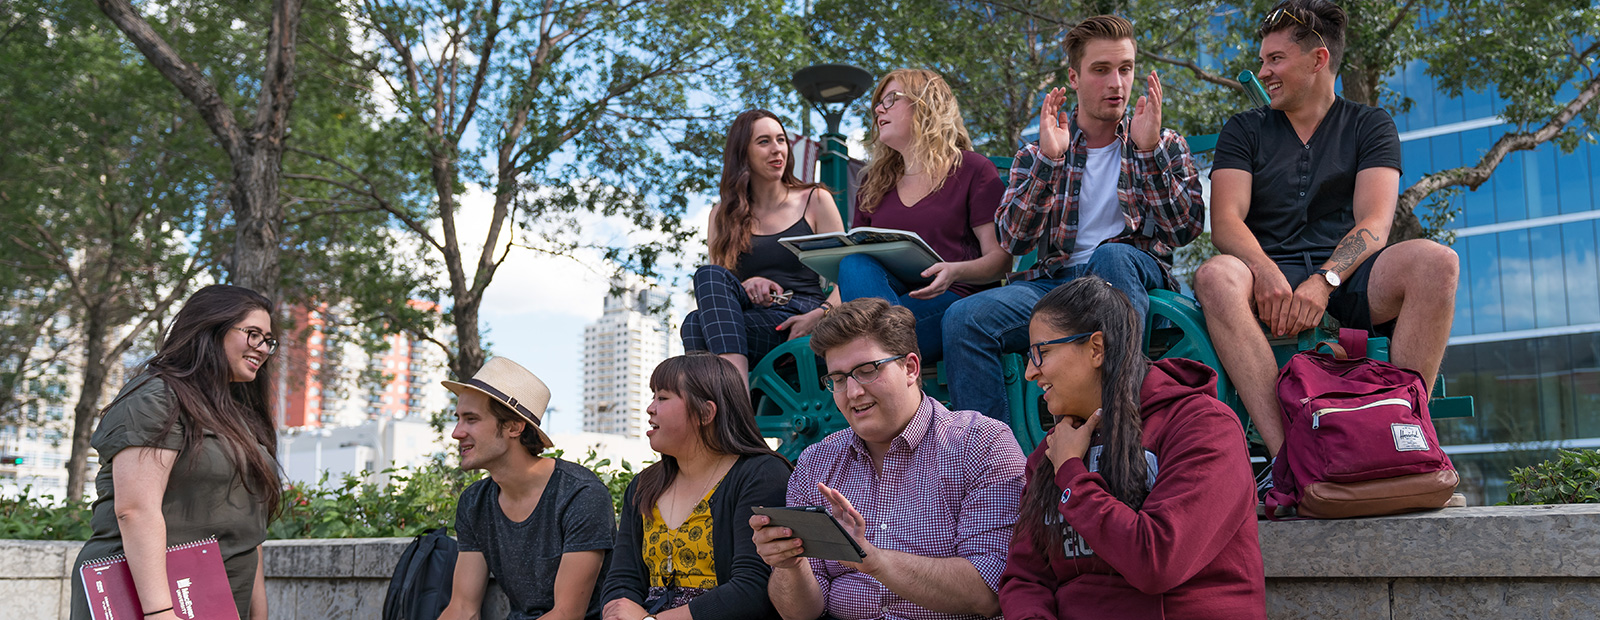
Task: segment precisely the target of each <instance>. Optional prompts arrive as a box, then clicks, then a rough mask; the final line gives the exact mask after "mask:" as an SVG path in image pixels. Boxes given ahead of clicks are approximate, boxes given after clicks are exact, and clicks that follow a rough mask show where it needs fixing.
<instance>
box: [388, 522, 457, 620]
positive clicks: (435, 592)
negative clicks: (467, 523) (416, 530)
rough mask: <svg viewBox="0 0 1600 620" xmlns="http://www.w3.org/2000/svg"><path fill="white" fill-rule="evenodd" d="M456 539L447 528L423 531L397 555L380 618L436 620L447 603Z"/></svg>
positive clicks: (448, 603)
mask: <svg viewBox="0 0 1600 620" xmlns="http://www.w3.org/2000/svg"><path fill="white" fill-rule="evenodd" d="M455 574H456V540H455V539H454V538H451V537H450V535H449V533H448V528H443V527H441V528H438V529H434V530H429V531H427V532H423V533H422V535H421V536H418V537H416V538H415V539H412V541H411V544H410V545H407V546H406V550H405V552H403V553H401V554H400V563H398V564H396V565H395V567H394V577H392V578H390V579H389V593H388V594H387V595H385V596H384V597H383V620H438V618H439V614H442V613H444V608H445V607H446V606H448V605H450V583H451V580H453V579H454V578H455Z"/></svg>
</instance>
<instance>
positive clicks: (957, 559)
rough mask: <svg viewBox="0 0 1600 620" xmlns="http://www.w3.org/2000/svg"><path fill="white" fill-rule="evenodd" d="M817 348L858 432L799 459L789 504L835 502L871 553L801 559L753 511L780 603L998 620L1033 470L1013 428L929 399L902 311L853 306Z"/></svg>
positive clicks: (782, 532) (821, 328)
mask: <svg viewBox="0 0 1600 620" xmlns="http://www.w3.org/2000/svg"><path fill="white" fill-rule="evenodd" d="M811 348H812V350H814V351H816V353H817V355H820V356H822V357H823V358H824V359H825V360H826V361H827V365H828V375H827V378H826V381H825V386H826V387H827V388H828V389H829V390H831V391H832V392H833V402H834V404H835V405H837V406H838V407H839V411H840V412H842V413H843V414H844V416H845V419H846V420H847V421H848V422H849V423H850V428H848V429H845V430H841V431H839V432H836V433H834V434H832V435H829V436H827V437H826V438H824V439H823V440H822V441H821V442H818V443H816V444H815V445H812V446H811V447H809V448H806V451H805V452H804V453H802V454H801V455H800V459H799V460H798V461H796V462H795V468H794V474H793V475H791V476H790V477H789V500H788V502H789V505H790V506H828V507H829V508H830V512H831V513H832V514H833V515H834V517H835V518H836V519H838V520H839V522H840V524H842V525H843V526H844V527H845V529H846V531H848V532H849V533H850V535H851V536H852V537H853V538H855V540H856V542H857V544H858V545H859V546H860V547H861V548H862V549H863V550H864V551H865V552H866V557H865V558H862V559H861V561H860V562H835V561H831V560H819V559H815V558H809V559H808V558H803V557H800V554H802V553H803V552H804V551H805V547H804V543H805V541H803V540H800V539H797V538H793V535H794V533H793V532H792V531H790V530H788V529H787V528H783V527H777V526H770V525H769V520H768V518H767V517H765V516H762V515H754V516H752V517H751V519H750V527H751V529H753V530H755V532H754V535H753V536H752V539H753V540H754V542H755V544H756V551H757V552H759V553H760V554H761V558H762V559H763V560H765V561H766V562H767V564H770V565H771V566H772V576H771V578H770V579H769V580H768V582H767V593H768V594H769V595H770V596H771V597H772V605H773V607H775V608H777V610H778V613H779V614H781V615H782V616H783V617H784V618H789V619H805V620H811V619H813V618H818V617H821V616H822V615H823V614H824V613H826V614H828V615H830V616H832V617H834V618H841V619H850V620H856V619H861V618H872V619H883V620H890V619H907V620H978V619H981V618H991V617H994V616H998V615H1000V602H999V597H998V596H997V595H996V594H995V592H996V587H997V585H998V584H999V579H1000V575H1001V573H1003V572H1004V571H1005V564H1006V553H1007V551H1008V549H1009V545H1010V542H1011V529H1012V526H1014V525H1015V524H1016V520H1017V503H1018V501H1020V499H1021V497H1022V484H1023V467H1024V463H1025V462H1026V459H1025V458H1024V457H1023V456H1022V448H1021V447H1019V446H1018V445H1017V440H1016V438H1015V436H1014V435H1012V433H1011V429H1010V428H1008V427H1006V425H1004V424H1001V423H1000V422H998V421H995V420H991V419H989V418H986V417H984V416H983V415H982V414H979V413H978V412H976V411H950V410H948V409H945V408H944V406H943V405H940V404H939V401H937V400H934V399H933V398H930V397H928V396H927V395H926V394H923V392H922V386H921V384H920V376H921V370H922V360H921V358H920V356H919V354H918V352H917V332H916V317H914V316H912V314H911V311H910V310H907V309H905V307H903V306H891V305H889V303H888V302H886V301H884V300H882V299H878V298H873V297H868V298H863V299H857V300H855V301H851V302H848V303H845V304H842V305H840V306H839V307H838V308H835V309H833V310H832V311H830V312H828V313H827V314H826V315H825V316H823V318H822V320H821V321H818V322H817V326H816V329H815V330H813V331H812V335H811Z"/></svg>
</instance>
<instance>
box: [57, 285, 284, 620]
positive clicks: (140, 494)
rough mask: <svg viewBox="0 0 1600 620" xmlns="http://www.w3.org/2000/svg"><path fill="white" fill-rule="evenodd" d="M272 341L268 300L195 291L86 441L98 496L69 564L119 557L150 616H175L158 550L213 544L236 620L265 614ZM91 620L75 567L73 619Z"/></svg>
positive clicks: (271, 498) (272, 472)
mask: <svg viewBox="0 0 1600 620" xmlns="http://www.w3.org/2000/svg"><path fill="white" fill-rule="evenodd" d="M272 333H273V331H272V302H271V301H270V300H268V299H267V298H266V297H264V296H262V295H261V294H260V293H257V292H255V291H252V290H250V289H247V288H241V287H237V286H227V285H220V284H219V285H213V286H207V287H205V288H203V289H200V291H199V292H196V293H195V294H194V296H192V297H190V298H189V300H188V301H187V302H185V303H184V305H183V309H181V310H179V311H178V316H177V318H176V319H175V320H174V321H173V323H172V329H171V331H169V332H168V333H167V336H166V339H165V341H164V343H163V344H162V346H161V349H160V350H159V351H157V352H156V354H155V356H154V357H152V358H150V359H149V360H148V361H146V362H145V363H144V365H143V368H142V369H141V370H140V372H138V373H136V374H135V376H134V378H133V379H132V380H130V381H128V383H127V384H126V385H124V386H123V387H122V390H121V392H120V393H119V394H117V397H116V399H115V400H113V401H111V404H110V405H109V406H107V407H106V409H105V411H104V412H103V417H102V418H101V420H100V425H99V427H98V428H96V429H95V432H94V436H93V437H92V438H91V439H90V440H89V443H90V445H92V446H94V449H95V450H96V451H97V452H98V453H99V455H100V472H99V473H98V474H96V475H95V481H94V486H95V491H96V492H97V493H98V495H99V498H98V499H96V500H95V502H94V506H93V508H92V510H93V516H92V517H91V518H90V524H91V525H92V526H93V528H94V534H93V535H92V536H90V538H89V542H88V543H86V544H85V545H84V546H83V550H82V551H81V552H79V553H78V560H77V562H76V565H77V566H78V567H81V566H82V565H83V564H84V563H86V562H89V561H92V560H97V559H100V558H104V557H107V556H110V555H114V554H119V553H121V554H126V555H127V558H128V570H129V572H130V573H132V575H133V584H134V588H135V590H136V591H137V593H138V597H139V605H140V607H141V608H142V609H144V612H145V615H144V617H145V618H147V619H156V620H162V619H170V618H176V617H177V616H176V615H175V614H174V613H173V606H174V604H175V603H176V601H174V600H173V598H172V593H171V589H170V582H169V580H168V579H167V565H166V548H167V547H168V546H172V545H178V544H183V543H189V542H194V541H197V540H201V539H205V538H208V537H213V536H214V537H216V539H217V542H218V544H219V546H220V547H221V551H222V559H223V566H224V568H225V569H226V570H227V574H228V584H229V586H231V588H232V589H233V599H234V604H235V605H237V606H238V609H239V617H240V618H244V619H245V620H249V619H250V618H258V619H259V618H265V617H266V615H267V594H266V586H265V584H266V581H265V577H264V576H263V575H262V572H261V553H260V545H261V542H262V541H264V540H266V537H267V523H268V521H269V520H271V518H272V517H273V516H274V515H275V514H276V512H277V510H278V498H279V495H280V493H281V489H280V487H279V483H278V462H277V459H276V457H275V455H276V454H277V448H278V439H277V433H276V431H275V430H274V428H273V416H272V411H271V407H270V405H269V397H268V394H269V389H268V386H269V385H270V384H271V377H270V373H269V372H268V365H267V362H268V360H269V359H270V358H271V356H272V354H273V353H274V352H275V351H276V350H277V348H278V341H277V340H276V339H274V338H273V337H272ZM89 618H90V614H89V606H88V601H87V599H86V597H85V594H84V589H83V583H82V580H81V577H80V576H79V571H78V570H77V568H74V569H73V571H72V619H73V620H88V619H89Z"/></svg>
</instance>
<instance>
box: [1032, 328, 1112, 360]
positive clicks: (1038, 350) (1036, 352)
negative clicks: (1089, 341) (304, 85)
mask: <svg viewBox="0 0 1600 620" xmlns="http://www.w3.org/2000/svg"><path fill="white" fill-rule="evenodd" d="M1095 333H1096V332H1084V333H1082V334H1073V335H1071V336H1067V337H1066V338H1057V339H1055V340H1046V341H1044V342H1035V343H1033V344H1030V345H1028V361H1030V362H1033V365H1034V366H1043V365H1044V348H1045V347H1048V346H1050V345H1053V344H1067V343H1071V342H1077V341H1079V340H1083V339H1084V338H1088V337H1090V336H1093V335H1095Z"/></svg>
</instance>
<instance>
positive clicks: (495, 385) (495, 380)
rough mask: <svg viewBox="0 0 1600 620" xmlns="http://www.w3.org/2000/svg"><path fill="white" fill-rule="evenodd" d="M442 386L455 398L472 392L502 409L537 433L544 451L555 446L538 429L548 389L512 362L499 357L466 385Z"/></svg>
mask: <svg viewBox="0 0 1600 620" xmlns="http://www.w3.org/2000/svg"><path fill="white" fill-rule="evenodd" d="M443 383H444V387H445V389H448V390H450V391H451V392H455V394H456V395H457V396H460V395H461V391H462V390H472V391H474V392H478V393H480V394H483V395H485V396H488V397H489V398H490V399H493V400H494V401H495V402H498V403H500V404H502V405H505V406H506V407H508V408H510V409H511V410H512V411H515V412H517V414H518V415H521V416H522V417H523V419H526V420H527V421H528V424H529V425H530V428H532V429H533V431H534V432H536V433H539V440H540V441H543V442H544V447H546V448H549V447H552V446H554V445H555V443H554V442H552V441H550V436H549V435H546V434H545V432H544V429H543V428H540V427H539V420H540V419H541V418H543V417H544V410H545V407H546V406H548V405H549V404H550V388H548V387H545V385H544V382H543V381H540V380H539V378H538V377H536V376H534V374H533V373H531V372H528V369H526V368H523V367H522V366H521V365H519V364H517V363H516V362H513V361H511V360H509V359H506V358H503V357H496V358H492V359H490V360H489V361H487V362H484V364H483V367H482V368H479V369H478V374H475V375H472V378H471V379H468V380H467V381H466V382H459V381H444V382H443Z"/></svg>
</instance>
